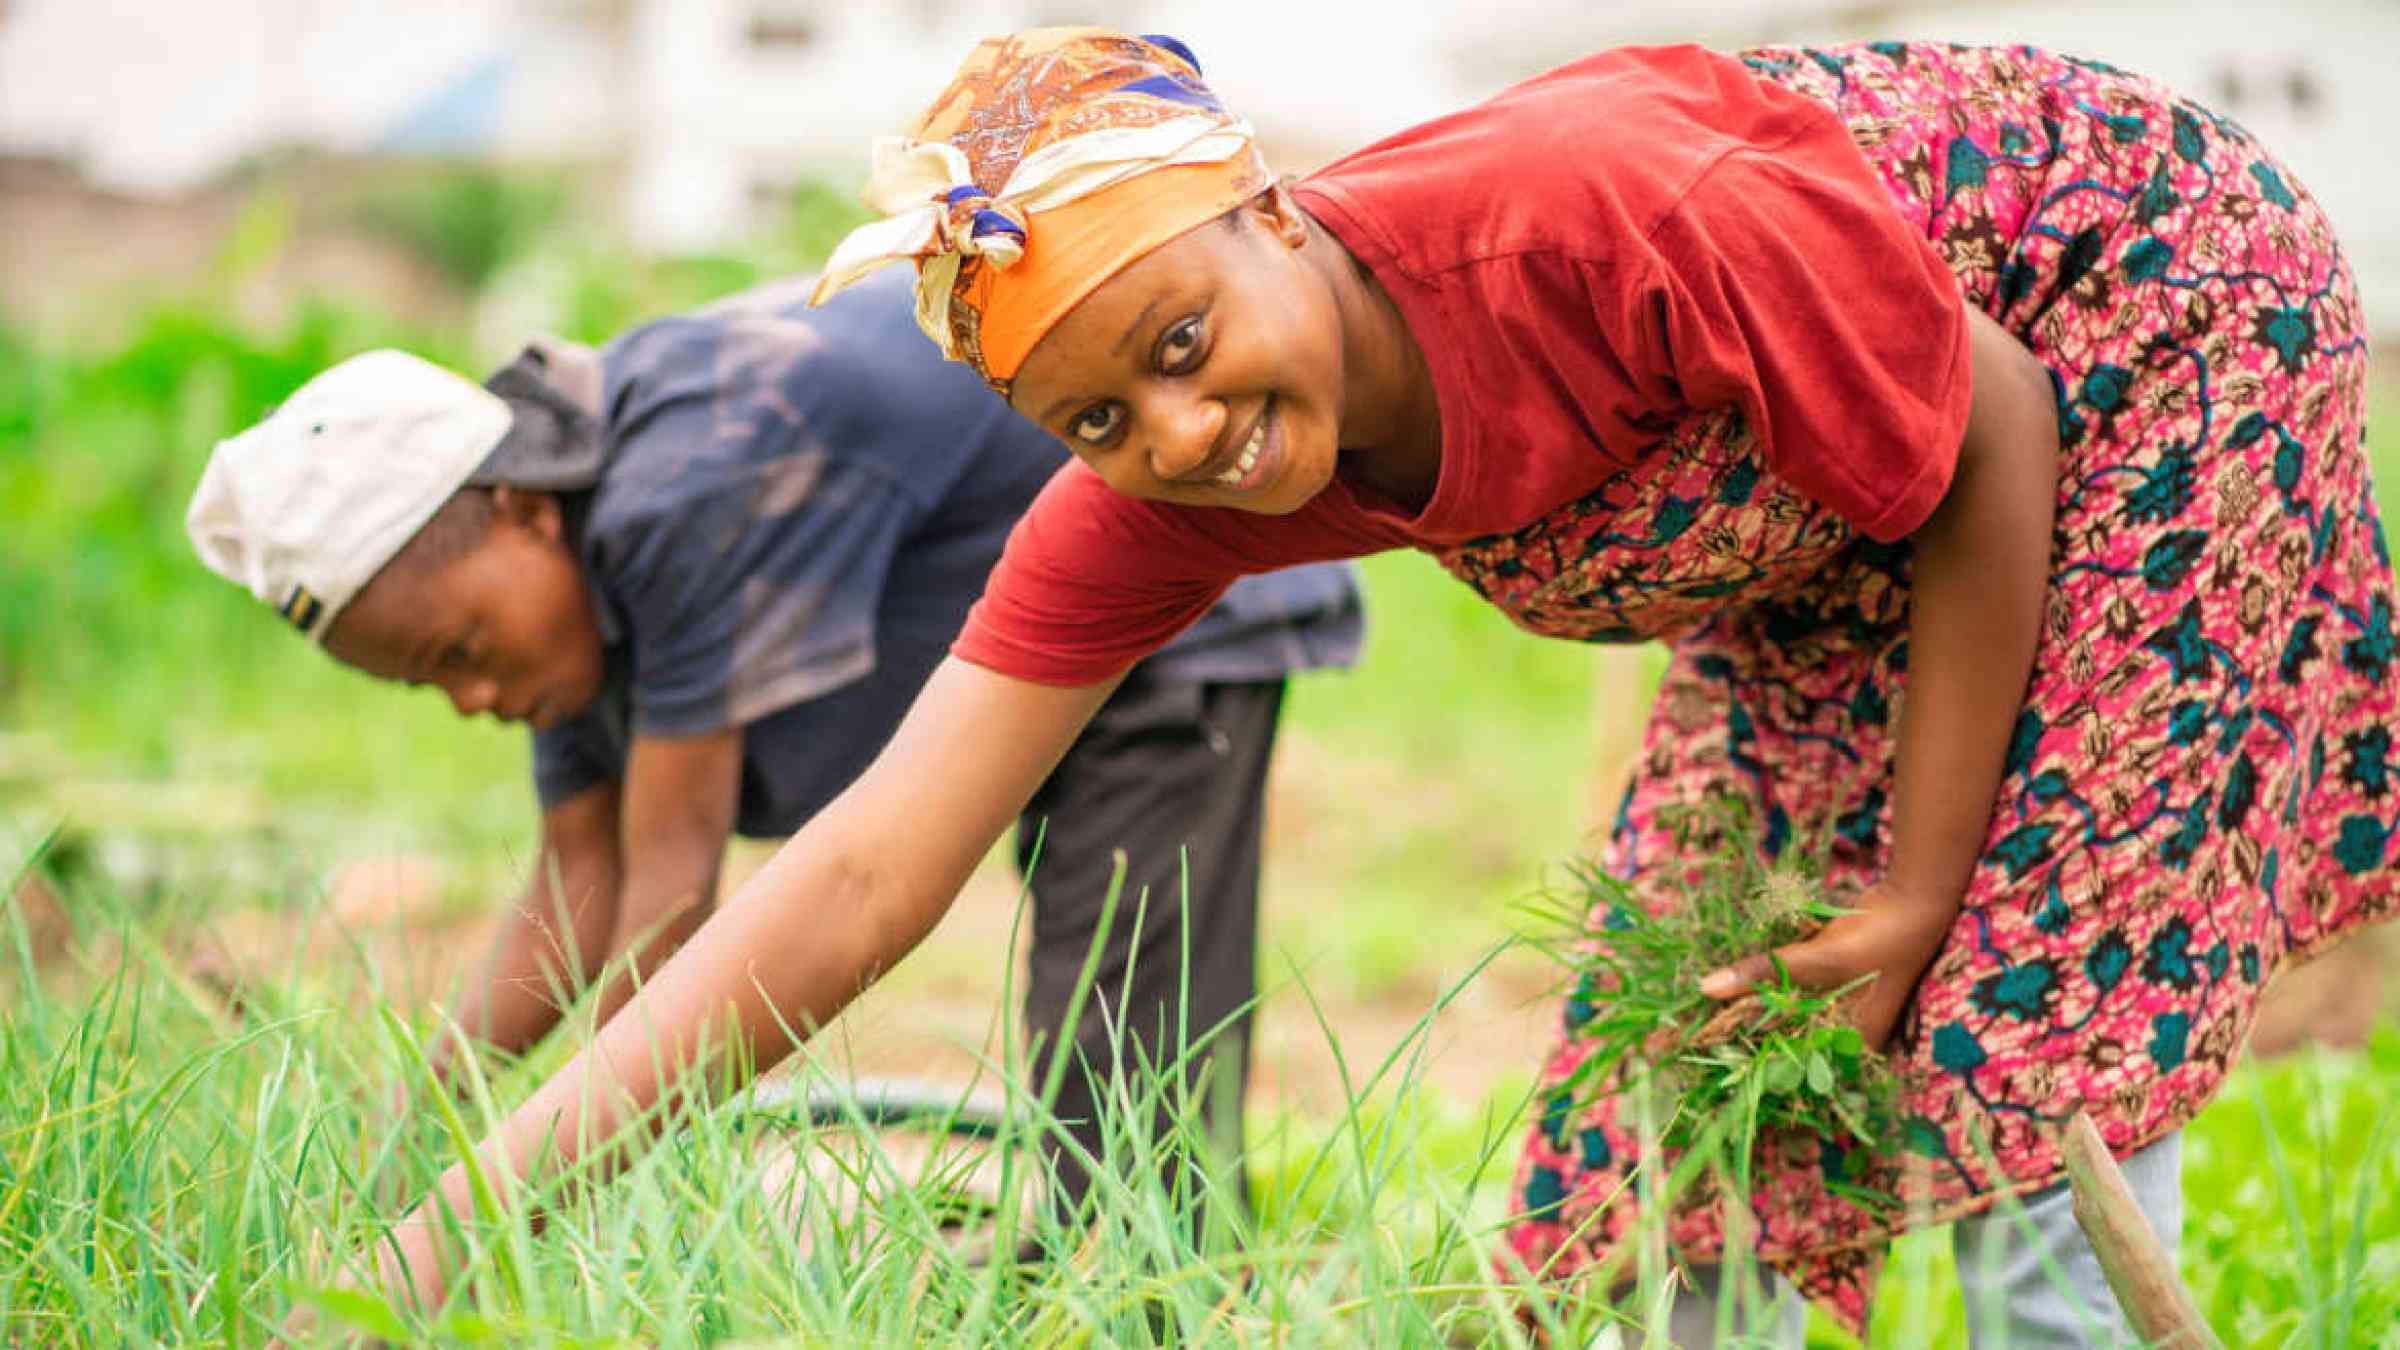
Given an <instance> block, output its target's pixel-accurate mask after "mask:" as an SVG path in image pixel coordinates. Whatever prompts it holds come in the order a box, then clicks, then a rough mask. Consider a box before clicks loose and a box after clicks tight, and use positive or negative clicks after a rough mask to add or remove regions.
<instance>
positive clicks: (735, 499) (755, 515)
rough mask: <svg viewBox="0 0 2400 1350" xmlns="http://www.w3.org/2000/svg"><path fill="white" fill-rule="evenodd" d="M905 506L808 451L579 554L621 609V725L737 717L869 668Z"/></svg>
mask: <svg viewBox="0 0 2400 1350" xmlns="http://www.w3.org/2000/svg"><path fill="white" fill-rule="evenodd" d="M916 514H917V512H916V509H915V508H914V506H913V505H911V503H910V502H909V501H908V500H907V498H905V497H904V496H903V495H902V494H901V493H900V492H898V491H897V490H896V489H895V487H894V485H892V484H891V483H890V482H889V481H888V480H887V479H886V478H884V476H883V475H882V474H880V473H878V472H877V471H875V470H874V469H873V468H871V467H869V466H865V465H862V464H860V463H858V462H856V461H853V460H848V459H844V458H841V457H838V456H834V455H830V454H827V453H826V452H824V451H823V450H819V449H809V450H801V451H796V452H794V453H791V454H787V455H782V456H777V457H774V458H771V459H766V460H761V461H758V462H756V463H754V464H751V465H747V466H745V469H744V472H742V473H741V474H738V475H727V476H726V478H725V481H723V482H722V483H721V484H719V485H718V486H717V487H715V488H714V489H713V490H711V491H710V492H709V493H708V494H707V495H706V496H704V497H701V498H698V499H693V498H690V497H674V498H672V499H671V500H664V501H661V502H660V503H659V504H658V506H657V507H656V508H655V509H654V510H651V511H648V512H646V513H644V514H643V516H642V517H641V518H639V519H637V520H633V521H628V522H620V523H618V524H616V525H615V526H613V527H612V530H611V537H609V538H607V539H604V540H601V541H598V543H599V545H600V546H599V547H598V548H595V549H593V550H590V552H591V553H592V554H593V555H594V556H597V557H599V558H602V559H604V560H605V561H604V562H603V564H602V567H603V573H604V575H603V578H602V583H603V585H604V586H606V587H607V588H608V590H609V592H610V594H611V595H612V597H613V598H614V599H615V601H616V603H617V605H618V607H619V609H620V610H621V611H622V615H623V620H624V623H625V625H626V627H627V630H628V631H627V633H626V644H627V646H628V647H629V648H630V651H631V666H632V668H631V674H630V678H629V692H630V698H631V709H632V710H631V719H630V720H631V725H632V731H633V734H635V735H642V736H696V735H703V734H706V733H708V732H712V731H720V730H723V729H725V728H728V727H737V726H743V725H746V724H748V723H750V722H753V721H756V720H757V719H759V718H761V717H764V716H766V715H767V714H769V713H772V712H775V711H778V710H779V709H782V708H785V707H788V706H790V705H792V704H794V703H798V702H801V701H804V700H807V699H811V698H816V697H819V696H821V695H823V694H826V693H828V692H830V691H832V690H834V689H837V688H840V687H841V686H843V685H845V684H848V683H850V682H851V681H853V680H857V679H860V678H862V677H863V676H865V675H867V674H868V673H869V672H870V671H872V670H873V669H874V668H875V618H876V613H877V611H878V609H879V607H880V606H881V603H882V598H883V588H884V581H885V578H886V577H887V576H888V575H889V573H890V571H891V566H892V557H893V554H894V552H895V551H896V550H897V549H898V547H899V545H900V541H901V540H902V539H903V538H904V537H905V535H906V533H907V531H908V529H909V527H910V524H911V522H912V521H913V520H914V518H915V516H916Z"/></svg>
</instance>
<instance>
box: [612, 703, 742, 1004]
mask: <svg viewBox="0 0 2400 1350" xmlns="http://www.w3.org/2000/svg"><path fill="white" fill-rule="evenodd" d="M741 782H742V731H741V728H739V727H731V728H728V729H726V730H724V731H716V732H710V733H708V734H707V735H703V736H677V737H665V736H636V737H635V738H634V741H633V749H632V751H631V753H630V754H629V755H628V756H627V758H626V765H625V810H624V822H623V825H622V827H621V829H620V831H619V835H618V839H619V840H620V841H621V856H622V857H623V858H624V860H625V880H624V889H623V891H622V895H621V898H620V900H619V901H618V904H617V913H616V926H615V928H614V930H613V931H612V932H611V933H610V934H609V937H608V943H607V950H606V952H605V954H604V955H605V957H606V959H607V962H608V966H609V968H610V969H611V970H612V972H613V973H612V974H611V976H610V978H609V982H608V985H607V987H606V988H604V989H602V990H601V992H600V999H599V1002H598V1005H597V1009H596V1012H595V1014H594V1022H595V1024H596V1025H606V1024H607V1022H608V1019H609V1018H611V1017H613V1016H615V1015H616V1012H617V1009H619V1008H621V1007H623V1006H625V1003H626V1001H627V1000H628V999H630V998H632V997H633V993H634V990H635V989H636V988H638V987H639V985H640V984H641V983H642V982H643V981H646V980H648V979H649V977H650V975H651V973H652V972H654V971H656V970H657V969H658V968H659V966H660V965H662V964H664V963H665V962H666V960H667V958H668V957H671V956H673V955H674V954H675V951H676V949H677V948H679V947H681V946H682V945H683V943H684V940H685V939H687V938H689V937H690V936H691V935H692V934H693V933H694V932H696V931H698V929H699V927H700V925H701V923H702V922H704V921H705V920H706V919H707V918H708V915H709V911H710V910H711V909H712V908H714V906H715V902H716V897H717V869H718V867H719V865H720V864H721V863H722V862H723V861H724V858H725V840H726V836H728V835H730V834H731V833H732V832H733V816H734V808H735V806H736V804H737V802H738V801H739V798H740V793H741Z"/></svg>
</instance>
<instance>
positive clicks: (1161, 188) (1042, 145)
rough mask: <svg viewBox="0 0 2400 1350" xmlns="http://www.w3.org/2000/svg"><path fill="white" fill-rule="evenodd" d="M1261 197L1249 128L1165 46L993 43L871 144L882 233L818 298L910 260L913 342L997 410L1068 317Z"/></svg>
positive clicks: (1087, 40) (1090, 34)
mask: <svg viewBox="0 0 2400 1350" xmlns="http://www.w3.org/2000/svg"><path fill="white" fill-rule="evenodd" d="M1270 181H1271V179H1270V177H1269V175H1268V173H1267V168H1266V164H1265V163H1264V162H1263V161H1262V160H1260V159H1259V156H1258V151H1257V148H1256V146H1255V144H1254V143H1253V136H1252V134H1251V131H1250V126H1249V124H1248V123H1246V122H1243V121H1242V120H1241V119H1239V118H1237V117H1234V116H1233V115H1232V114H1230V113H1228V112H1226V111H1225V109H1224V107H1223V105H1221V104H1219V103H1218V102H1217V100H1216V96H1215V95H1213V94H1211V93H1210V92H1209V91H1208V88H1207V86H1206V85H1203V84H1202V83H1201V82H1200V67H1199V63H1198V62H1197V61H1195V60H1193V59H1192V55H1191V53H1190V52H1189V51H1188V50H1186V49H1185V48H1184V46H1183V44H1181V43H1179V42H1176V41H1175V40H1174V39H1172V38H1163V37H1151V38H1138V37H1132V36H1128V35H1126V34H1124V33H1118V32H1114V31H1111V30H1109V29H1105V28H1039V29H1033V30H1030V31H1027V32H1023V33H1018V34H1015V35H1013V36H1010V37H1004V38H991V39H987V40H985V41H984V42H982V43H981V44H979V45H977V47H976V48H975V50H974V52H973V53H971V54H970V55H969V56H968V57H967V60H966V63H965V64H964V65H962V66H960V67H959V72H958V75H957V77H956V78H954V79H953V80H952V81H951V82H950V85H949V87H948V88H946V89H944V90H943V91H942V94H941V96H940V97H939V98H937V99H935V100H934V101H933V105H932V106H931V107H930V108H928V109H927V110H926V112H925V114H924V115H923V116H922V117H920V118H919V119H918V120H917V123H916V125H915V126H914V127H912V128H911V129H910V134H909V135H908V136H906V137H889V138H886V139H884V140H881V141H878V142H877V143H876V145H875V162H874V170H873V174H872V176H871V177H870V179H869V181H868V184H867V189H866V192H865V193H864V196H865V199H866V201H867V204H868V205H869V206H872V207H874V208H876V209H877V210H880V211H883V212H885V213H886V219H884V220H880V221H877V222H875V223H873V224H870V225H866V226H862V227H861V228H859V229H858V230H857V231H855V232H853V233H852V234H851V236H850V237H849V238H848V239H845V240H844V241H843V242H842V246H841V247H840V248H839V249H837V250H835V252H834V255H833V257H832V259H831V260H830V261H828V262H827V264H826V267H825V274H824V276H823V277H822V278H821V279H820V280H819V281H818V283H817V293H816V299H818V300H823V299H824V298H825V297H827V296H829V295H832V294H833V293H834V292H836V291H839V290H841V289H842V288H844V287H846V286H848V285H850V284H851V283H852V282H855V281H857V280H858V279H859V278H860V277H863V276H865V275H866V274H867V273H868V272H870V271H872V270H874V269H875V268H877V267H881V266H883V265H884V264H886V263H891V262H898V261H901V260H903V259H906V260H910V261H913V262H915V263H916V265H917V322H918V324H919V326H921V327H923V328H924V329H925V332H926V335H927V336H929V337H931V338H932V339H933V340H934V341H935V342H936V343H938V344H940V346H941V348H942V353H943V355H945V356H948V357H950V358H951V359H953V360H960V361H965V362H967V363H969V364H970V365H972V366H974V367H975V369H976V372H977V373H978V374H980V375H982V376H983V378H984V380H985V381H986V382H987V383H989V384H990V385H991V386H992V387H993V389H995V390H997V391H999V393H1000V394H1001V396H1002V397H1006V396H1007V394H1008V383H1009V381H1010V380H1011V379H1012V378H1014V377H1015V375H1016V373H1017V368H1018V367H1019V366H1020V365H1022V364H1023V363H1024V360H1025V357H1026V354H1027V353H1029V352H1031V351H1032V350H1033V348H1034V345H1035V344H1036V343H1038V342H1040V341H1041V339H1042V335H1043V334H1045V333H1047V332H1049V331H1050V328H1051V325H1053V324H1055V323H1057V322H1058V321H1059V319H1060V318H1062V317H1064V316H1065V314H1066V313H1067V311H1068V310H1070V309H1072V308H1074V306H1075V303H1076V302H1077V301H1079V300H1081V299H1082V298H1083V297H1084V296H1086V295H1088V294H1090V293H1091V292H1092V290H1093V289H1094V288H1095V287H1097V286H1099V285H1100V284H1101V283H1102V282H1104V281H1106V280H1108V279H1109V278H1110V277H1112V276H1114V275H1116V273H1117V272H1118V271H1119V270H1120V269H1122V268H1123V267H1124V266H1125V265H1126V264H1127V263H1130V262H1132V261H1133V260H1134V259H1136V258H1139V257H1141V256H1142V255H1143V254H1145V253H1148V252H1149V251H1150V250H1152V249H1154V248H1157V247H1158V246H1159V245H1161V244H1164V243H1166V242H1167V241H1168V240H1170V239H1173V238H1175V237H1176V236H1177V235H1180V234H1182V233H1184V232H1185V231H1187V230H1190V229H1191V228H1193V227H1194V226H1196V225H1200V224H1203V223H1205V222H1207V221H1210V220H1213V219H1215V218H1216V217H1218V216H1220V215H1223V214H1224V213H1225V212H1227V211H1230V210H1232V209H1233V208H1234V207H1236V206H1239V205H1241V204H1242V203H1243V202H1246V201H1248V200H1250V199H1251V198H1252V197H1254V196H1256V195H1257V194H1258V193H1260V192H1262V191H1264V190H1265V189H1266V188H1267V186H1268V184H1269V183H1270Z"/></svg>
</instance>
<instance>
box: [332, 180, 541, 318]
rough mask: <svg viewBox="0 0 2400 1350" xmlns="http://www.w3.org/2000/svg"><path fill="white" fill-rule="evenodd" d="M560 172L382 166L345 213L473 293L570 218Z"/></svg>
mask: <svg viewBox="0 0 2400 1350" xmlns="http://www.w3.org/2000/svg"><path fill="white" fill-rule="evenodd" d="M568 191H569V189H568V182H567V179H566V176H565V175H564V174H563V173H559V172H556V171H545V170H528V169H521V168H519V169H512V168H504V167H501V166H498V165H492V164H480V163H471V162H465V163H462V162H459V161H455V160H428V161H423V162H419V163H396V164H391V165H388V166H386V167H384V168H382V169H381V170H380V171H379V172H378V173H377V174H376V177H375V179H374V181H373V182H372V183H371V184H369V185H367V186H366V187H364V188H362V189H360V190H359V191H358V192H357V193H356V194H355V196H354V197H353V198H352V200H351V201H350V203H349V204H348V207H347V209H346V211H345V212H344V214H346V215H348V216H350V217H352V218H353V219H355V220H356V221H357V222H358V223H359V224H360V225H361V226H363V227H365V228H366V230H367V231H368V232H370V233H373V234H378V235H382V236H384V237H386V238H389V239H393V240H397V241H398V242H400V243H401V244H403V245H405V246H406V247H407V248H409V249H410V250H411V251H412V252H415V253H417V254H419V255H420V256H422V257H423V258H425V260H426V261H428V262H431V263H433V264H434V265H435V266H436V267H438V268H440V269H441V271H442V274H443V275H444V276H447V277H448V278H449V279H450V281H451V283H452V284H453V285H456V286H458V287H459V288H461V289H463V290H468V291H473V290H478V289H480V288H481V287H483V286H484V285H485V284H486V283H487V282H489V281H490V280H491V279H492V277H493V275H494V274H495V273H497V272H498V271H499V270H500V269H501V267H503V266H504V265H506V264H508V263H510V262H513V261H515V260H516V259H518V258H520V257H522V256H524V254H525V253H526V252H527V251H529V250H531V249H532V248H533V247H534V246H535V245H536V244H538V243H539V242H540V241H541V239H542V237H543V236H544V235H546V234H548V233H549V232H550V231H552V230H553V229H555V228H556V227H557V225H558V222H559V221H560V220H561V218H563V217H564V216H565V214H566V211H567V208H568V205H569V202H568Z"/></svg>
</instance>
